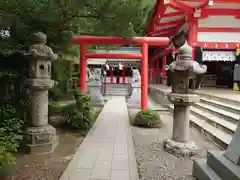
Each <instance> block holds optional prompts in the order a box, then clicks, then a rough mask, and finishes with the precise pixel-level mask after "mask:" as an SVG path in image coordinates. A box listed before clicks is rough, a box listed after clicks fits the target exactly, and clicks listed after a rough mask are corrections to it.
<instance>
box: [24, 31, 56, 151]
mask: <svg viewBox="0 0 240 180" xmlns="http://www.w3.org/2000/svg"><path fill="white" fill-rule="evenodd" d="M34 37H35V41H36V44H34V45H32V46H30V48H29V51H28V53H27V54H25V56H26V57H27V58H28V59H29V61H30V69H29V70H30V71H29V79H27V85H28V86H29V87H30V89H31V91H32V107H31V121H30V123H31V124H30V127H28V128H27V130H26V132H25V148H26V150H27V151H28V152H29V153H30V154H46V153H51V152H52V151H53V150H54V148H55V147H56V146H57V144H58V138H57V136H56V130H55V128H54V127H52V126H51V125H49V124H48V90H49V89H50V88H52V87H53V85H54V81H53V80H51V63H52V61H54V60H56V59H57V55H56V54H55V53H53V51H52V49H51V48H50V47H49V46H47V45H46V43H47V36H46V35H45V34H43V33H41V32H39V33H35V34H34Z"/></svg>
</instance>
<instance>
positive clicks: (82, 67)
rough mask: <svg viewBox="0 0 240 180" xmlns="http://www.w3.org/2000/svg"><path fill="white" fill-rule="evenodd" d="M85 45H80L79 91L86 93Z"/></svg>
mask: <svg viewBox="0 0 240 180" xmlns="http://www.w3.org/2000/svg"><path fill="white" fill-rule="evenodd" d="M86 54H87V44H86V43H81V44H80V90H81V91H82V92H87V85H86V75H87V58H86Z"/></svg>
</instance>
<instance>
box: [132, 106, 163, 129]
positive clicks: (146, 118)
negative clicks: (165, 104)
mask: <svg viewBox="0 0 240 180" xmlns="http://www.w3.org/2000/svg"><path fill="white" fill-rule="evenodd" d="M134 125H136V126H140V127H148V128H156V127H161V125H162V121H161V119H160V116H159V114H158V113H157V112H156V111H153V110H150V109H147V110H141V111H139V112H138V113H137V115H136V117H135V119H134Z"/></svg>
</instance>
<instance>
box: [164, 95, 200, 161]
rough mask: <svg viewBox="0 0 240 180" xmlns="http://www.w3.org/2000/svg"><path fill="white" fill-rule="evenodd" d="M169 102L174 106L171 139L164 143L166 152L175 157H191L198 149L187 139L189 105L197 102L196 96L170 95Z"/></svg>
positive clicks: (197, 97) (198, 98)
mask: <svg viewBox="0 0 240 180" xmlns="http://www.w3.org/2000/svg"><path fill="white" fill-rule="evenodd" d="M168 98H169V100H170V101H171V102H172V103H173V104H174V113H173V134H172V139H169V140H166V141H165V142H164V148H165V150H166V151H167V152H169V153H172V154H174V155H177V156H184V157H191V156H193V155H195V154H196V153H197V152H198V147H197V146H196V144H195V143H194V142H193V141H191V140H190V138H189V129H190V128H189V118H190V105H192V104H194V103H196V102H198V101H199V100H200V97H199V96H198V95H197V94H178V93H170V94H169V96H168Z"/></svg>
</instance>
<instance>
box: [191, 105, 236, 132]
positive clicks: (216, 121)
mask: <svg viewBox="0 0 240 180" xmlns="http://www.w3.org/2000/svg"><path fill="white" fill-rule="evenodd" d="M190 109H191V113H192V114H193V115H195V116H197V117H199V118H200V119H203V120H205V121H206V122H207V123H209V124H211V125H212V126H214V127H216V128H218V129H220V130H222V131H223V132H226V133H228V134H231V135H233V134H234V133H235V131H236V129H237V124H235V123H232V122H229V121H228V120H226V119H224V118H222V117H218V116H215V115H214V114H213V113H211V112H208V111H206V110H204V109H201V108H198V106H192V107H191V108H190Z"/></svg>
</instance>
